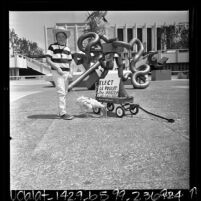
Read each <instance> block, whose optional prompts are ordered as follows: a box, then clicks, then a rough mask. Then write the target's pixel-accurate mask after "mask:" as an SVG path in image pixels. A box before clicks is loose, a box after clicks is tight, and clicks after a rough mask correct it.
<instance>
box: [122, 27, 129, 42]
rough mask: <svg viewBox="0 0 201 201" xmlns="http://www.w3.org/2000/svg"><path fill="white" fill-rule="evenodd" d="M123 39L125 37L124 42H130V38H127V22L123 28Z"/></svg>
mask: <svg viewBox="0 0 201 201" xmlns="http://www.w3.org/2000/svg"><path fill="white" fill-rule="evenodd" d="M123 30H124V31H123V34H124V35H123V39H124V42H128V41H127V40H128V38H127V26H126V24H125V26H124V28H123Z"/></svg>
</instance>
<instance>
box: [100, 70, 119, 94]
mask: <svg viewBox="0 0 201 201" xmlns="http://www.w3.org/2000/svg"><path fill="white" fill-rule="evenodd" d="M119 83H120V78H119V77H118V73H117V72H115V73H112V74H110V73H108V74H107V76H106V77H105V78H104V79H100V80H99V83H98V88H97V94H96V96H97V97H110V98H113V97H118V93H119Z"/></svg>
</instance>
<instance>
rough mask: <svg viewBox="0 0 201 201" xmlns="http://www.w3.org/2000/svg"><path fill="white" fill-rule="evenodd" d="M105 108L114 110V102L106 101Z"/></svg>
mask: <svg viewBox="0 0 201 201" xmlns="http://www.w3.org/2000/svg"><path fill="white" fill-rule="evenodd" d="M107 109H108V110H109V111H112V110H114V104H113V103H107Z"/></svg>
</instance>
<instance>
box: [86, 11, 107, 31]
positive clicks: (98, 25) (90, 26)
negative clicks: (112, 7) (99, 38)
mask: <svg viewBox="0 0 201 201" xmlns="http://www.w3.org/2000/svg"><path fill="white" fill-rule="evenodd" d="M88 14H89V16H88V17H87V19H86V22H87V28H86V29H85V30H84V33H86V32H95V33H97V34H101V35H104V34H105V24H106V23H107V20H106V19H105V16H106V14H107V11H92V12H88Z"/></svg>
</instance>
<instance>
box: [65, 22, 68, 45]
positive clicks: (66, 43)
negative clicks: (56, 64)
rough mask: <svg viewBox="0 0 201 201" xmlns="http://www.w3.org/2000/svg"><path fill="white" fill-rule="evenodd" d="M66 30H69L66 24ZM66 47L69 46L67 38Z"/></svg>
mask: <svg viewBox="0 0 201 201" xmlns="http://www.w3.org/2000/svg"><path fill="white" fill-rule="evenodd" d="M65 29H66V30H68V26H67V24H65ZM66 45H67V46H68V38H67V40H66Z"/></svg>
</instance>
